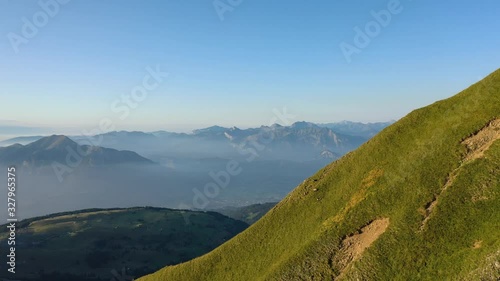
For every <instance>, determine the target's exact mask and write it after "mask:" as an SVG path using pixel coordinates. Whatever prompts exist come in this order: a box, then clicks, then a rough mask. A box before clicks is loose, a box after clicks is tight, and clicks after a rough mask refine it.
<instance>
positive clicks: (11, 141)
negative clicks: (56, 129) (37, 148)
mask: <svg viewBox="0 0 500 281" xmlns="http://www.w3.org/2000/svg"><path fill="white" fill-rule="evenodd" d="M41 138H43V137H42V136H28V137H16V138H11V139H7V140H3V141H0V147H5V146H10V145H13V144H16V143H18V144H22V145H26V144H28V143H31V142H34V141H37V140H39V139H41Z"/></svg>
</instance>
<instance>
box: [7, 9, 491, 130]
mask: <svg viewBox="0 0 500 281" xmlns="http://www.w3.org/2000/svg"><path fill="white" fill-rule="evenodd" d="M221 1H222V2H225V3H227V1H228V0H221ZM41 2H44V3H45V2H50V1H49V0H42V1H41ZM390 2H391V1H389V0H376V1H375V0H371V1H367V0H366V1H365V0H364V1H360V0H357V1H351V0H349V1H347V0H344V1H341V0H321V1H320V0H318V1H304V0H244V1H242V3H241V4H240V5H239V6H236V7H234V8H233V10H232V11H228V12H226V13H224V20H221V19H220V17H219V16H218V13H217V12H216V10H215V8H214V5H213V1H212V0H163V1H139V0H137V1H131V0H126V1H117V0H115V1H92V0H72V1H69V3H67V4H64V5H62V4H61V5H60V7H59V11H58V12H57V13H55V15H54V16H53V17H50V16H49V18H48V21H47V23H46V25H45V26H42V27H40V28H38V31H37V32H36V34H35V35H34V36H33V37H32V38H25V39H26V40H27V42H23V43H20V44H18V45H17V48H18V51H19V52H18V53H16V52H15V51H14V48H13V45H12V42H11V37H9V36H12V34H13V33H14V34H17V35H18V36H24V35H23V33H22V32H23V30H22V29H23V25H25V23H24V22H23V18H26V19H28V21H30V22H33V21H34V19H33V18H34V16H35V17H36V15H39V16H40V13H39V12H40V11H43V9H42V8H41V6H40V5H39V4H38V1H27V0H24V1H17V0H16V1H15V0H10V1H9V0H1V1H0V19H1V22H2V24H1V25H0V36H1V37H0V74H1V75H0V98H1V102H0V129H1V130H3V132H0V135H2V133H3V135H7V134H11V133H12V132H8V127H9V126H20V127H22V126H27V127H31V128H33V127H35V128H37V127H44V128H51V129H50V130H54V131H55V132H57V131H59V132H69V131H71V132H76V131H78V130H80V129H81V128H92V127H96V126H97V124H99V120H101V119H102V118H105V117H106V118H110V119H111V120H112V122H113V124H114V125H116V128H117V129H127V130H146V131H151V130H157V129H167V130H174V131H186V130H190V129H193V128H198V127H204V126H208V125H214V124H218V125H223V126H233V125H236V126H240V127H249V126H259V125H262V124H268V123H269V121H270V120H271V119H272V117H273V109H274V108H282V107H284V106H286V107H287V108H288V111H289V112H290V113H292V114H294V115H295V116H296V118H297V120H306V121H312V122H332V121H340V120H353V121H363V122H372V121H386V120H390V119H398V118H400V117H402V116H404V115H405V114H407V113H408V112H409V111H411V110H413V109H415V108H418V107H421V106H424V105H427V104H429V103H432V102H434V101H436V100H438V99H443V98H446V97H448V96H451V95H453V94H455V93H457V92H458V91H460V90H462V89H463V88H465V87H467V86H468V85H470V84H471V83H473V82H475V81H477V80H479V79H481V78H482V77H484V76H485V75H487V74H488V73H490V72H492V71H494V70H495V69H498V68H499V67H500V52H499V50H500V35H499V32H500V16H499V15H500V1H498V0H483V1H465V0H458V1H451V0H446V1H444V0H443V1H434V0H413V1H411V0H401V1H400V5H401V7H400V9H402V10H400V12H399V13H397V14H392V16H391V21H390V22H389V23H388V24H387V25H386V26H384V27H381V29H380V32H378V33H377V34H376V35H375V36H374V37H373V38H371V41H370V43H369V44H368V46H366V47H364V48H362V49H360V51H361V52H360V53H356V54H353V55H352V56H351V59H352V61H351V62H350V63H348V62H347V60H346V59H345V57H344V55H343V53H342V51H341V48H340V47H339V46H340V44H341V43H342V42H346V43H349V44H354V37H355V35H356V33H355V31H354V28H355V27H356V26H358V27H360V28H361V29H364V28H365V26H366V24H367V23H369V22H370V21H372V20H373V19H374V18H373V15H372V14H371V11H372V10H373V11H380V10H383V9H387V6H388V3H390ZM37 13H38V14H37ZM40 20H43V15H42V17H41V18H39V19H38V21H39V22H40ZM42 22H43V21H42ZM9 34H10V35H9ZM156 65H159V66H160V69H161V70H162V71H165V72H168V73H169V76H168V78H166V79H165V81H163V83H161V84H160V85H159V86H158V87H157V88H155V89H154V90H152V91H150V92H148V96H147V98H146V99H145V100H144V101H142V102H141V103H140V104H139V105H138V106H137V108H136V109H133V110H131V111H130V114H129V116H127V117H126V118H125V119H123V120H122V119H120V118H119V117H120V114H118V113H116V112H114V111H112V110H111V104H112V103H113V101H115V100H117V99H119V98H120V97H121V96H122V95H129V94H130V92H131V90H132V89H133V88H134V87H135V86H138V85H142V80H143V78H144V77H145V76H146V75H147V71H146V70H145V68H146V67H147V66H151V67H153V68H154V67H155V66H156ZM2 125H3V126H4V127H2ZM5 126H7V127H5ZM35 131H36V130H33V131H30V132H35ZM42 131H43V130H42ZM16 132H17V131H16ZM12 134H13V133H12Z"/></svg>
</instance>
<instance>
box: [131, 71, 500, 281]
mask: <svg viewBox="0 0 500 281" xmlns="http://www.w3.org/2000/svg"><path fill="white" fill-rule="evenodd" d="M497 118H500V70H497V71H496V72H494V73H493V74H491V75H490V76H488V77H486V78H485V79H484V80H483V81H481V82H479V83H476V84H474V85H473V86H471V87H470V88H468V89H466V90H465V91H463V92H462V93H460V94H458V95H456V96H454V97H452V98H449V99H446V100H442V101H439V102H436V103H434V104H432V105H430V106H428V107H425V108H422V109H418V110H415V111H413V112H412V113H410V114H409V115H407V116H406V117H404V118H402V119H401V120H400V121H398V122H397V123H395V124H393V125H392V126H390V127H388V128H386V129H385V130H383V131H382V132H381V133H380V134H378V135H377V136H376V137H374V138H373V139H371V140H370V141H368V142H367V143H365V144H364V145H363V146H362V147H360V148H359V149H357V150H356V151H354V152H352V153H349V154H348V155H346V156H344V157H342V158H341V159H339V160H338V161H335V162H334V163H332V164H330V165H328V166H327V167H325V168H324V169H322V170H320V171H319V172H318V173H317V174H316V175H314V176H313V177H311V178H309V179H307V180H306V181H304V182H303V183H302V184H301V185H300V186H298V187H297V188H296V189H295V190H294V191H293V192H291V193H290V194H289V195H288V196H287V197H286V198H285V199H283V200H282V202H280V203H279V204H278V205H277V206H276V207H274V208H273V209H272V210H271V211H270V212H269V213H268V214H267V215H266V216H264V217H263V218H262V219H261V220H259V221H258V222H257V223H255V224H254V225H252V226H251V227H250V228H248V229H247V230H246V231H244V232H243V233H241V234H239V235H237V236H236V237H235V238H233V239H232V240H230V241H229V242H227V243H225V244H223V245H222V246H220V247H219V248H217V249H215V250H214V251H212V252H211V253H209V254H207V255H205V256H202V257H199V258H197V259H194V260H192V261H190V262H187V263H184V264H180V265H176V266H171V267H166V268H164V269H163V270H160V271H159V272H157V273H155V274H152V275H149V276H146V277H144V278H141V279H140V280H141V281H149V280H176V281H178V280H200V281H201V280H252V281H254V280H332V279H340V280H357V279H358V278H359V280H450V279H452V280H480V278H484V279H485V280H496V278H498V277H500V272H499V271H500V269H499V268H498V261H499V260H500V238H499V237H500V231H499V229H500V216H498V214H500V141H496V142H495V141H494V140H495V139H497V137H498V129H499V128H496V127H495V126H496V125H492V124H497V123H500V122H494V123H491V122H492V121H493V120H496V119H497ZM488 124H490V126H489V127H488ZM482 129H484V130H486V131H488V132H487V134H485V131H484V130H483V131H481V130H482ZM478 133H479V134H478ZM475 134H478V136H479V137H475ZM481 150H484V154H483V155H481V153H479V152H480V151H481ZM473 156H474V157H473ZM476 156H477V157H476Z"/></svg>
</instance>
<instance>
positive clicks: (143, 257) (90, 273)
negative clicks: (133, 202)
mask: <svg viewBox="0 0 500 281" xmlns="http://www.w3.org/2000/svg"><path fill="white" fill-rule="evenodd" d="M186 212H187V213H184V214H188V215H189V223H188V224H186V221H185V216H184V215H183V211H179V210H171V209H162V208H128V209H110V210H84V211H78V212H71V213H62V214H55V215H50V216H45V217H40V218H34V219H28V220H24V221H21V222H19V224H18V229H17V237H16V247H17V248H16V252H17V265H18V266H17V272H16V278H22V280H49V279H50V280H52V281H56V280H110V279H111V278H112V277H113V275H112V273H111V271H112V270H113V269H114V270H116V271H118V272H121V269H122V268H127V272H128V274H129V275H131V276H140V275H144V274H147V273H151V272H154V271H155V270H158V269H160V268H161V267H163V266H165V264H177V263H180V262H184V261H187V260H190V259H192V258H195V257H197V256H200V255H202V254H204V253H207V252H209V251H210V250H212V249H214V248H215V247H217V246H218V245H220V244H222V243H223V242H224V241H226V240H229V239H230V238H232V237H233V236H234V235H236V234H237V233H239V232H241V231H242V230H244V229H245V228H246V227H247V225H246V224H245V223H243V222H240V221H236V220H233V219H230V218H227V217H225V216H223V215H220V214H217V213H213V212H206V213H205V212H192V211H186ZM186 217H187V216H186ZM0 229H1V232H0V245H1V247H2V248H1V250H2V252H5V253H6V252H7V250H6V249H5V248H4V247H6V246H7V242H6V240H5V239H6V238H7V237H8V233H7V228H6V227H5V226H2V227H1V228H0ZM65 274H68V275H71V276H66V277H65V276H64V275H65ZM85 276H87V277H88V278H86V277H85ZM0 277H6V278H9V277H11V276H10V275H9V273H7V271H6V270H5V272H1V273H0ZM95 277H99V278H101V279H95Z"/></svg>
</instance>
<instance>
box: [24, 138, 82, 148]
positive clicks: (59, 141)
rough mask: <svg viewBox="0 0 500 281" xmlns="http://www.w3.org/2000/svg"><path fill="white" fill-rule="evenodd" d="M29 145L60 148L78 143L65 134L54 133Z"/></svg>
mask: <svg viewBox="0 0 500 281" xmlns="http://www.w3.org/2000/svg"><path fill="white" fill-rule="evenodd" d="M28 146H30V147H36V148H38V149H45V150H51V149H58V148H62V149H64V148H66V147H67V146H70V147H74V146H77V143H76V142H74V141H73V140H71V139H70V138H68V137H67V136H64V135H52V136H49V137H44V138H41V139H39V140H37V141H35V142H33V143H31V144H29V145H28Z"/></svg>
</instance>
